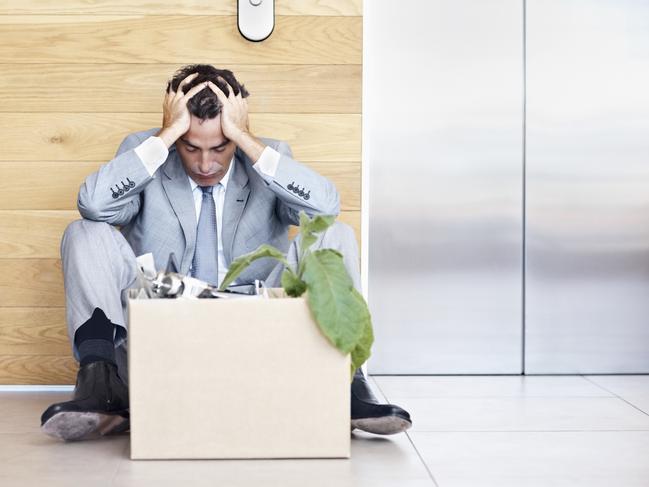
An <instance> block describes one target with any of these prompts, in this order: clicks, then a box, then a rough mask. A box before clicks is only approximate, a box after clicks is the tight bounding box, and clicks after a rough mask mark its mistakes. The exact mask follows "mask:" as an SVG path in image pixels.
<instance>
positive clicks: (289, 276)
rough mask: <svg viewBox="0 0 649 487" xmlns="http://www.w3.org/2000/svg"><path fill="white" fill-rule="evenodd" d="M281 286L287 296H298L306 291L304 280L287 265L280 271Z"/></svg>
mask: <svg viewBox="0 0 649 487" xmlns="http://www.w3.org/2000/svg"><path fill="white" fill-rule="evenodd" d="M282 287H283V288H284V291H286V294H288V295H289V296H291V297H293V298H299V297H300V296H302V294H304V291H306V282H304V281H303V280H302V279H300V278H299V277H297V275H296V274H295V272H293V270H291V268H290V267H288V266H287V267H286V268H285V269H284V272H283V273H282Z"/></svg>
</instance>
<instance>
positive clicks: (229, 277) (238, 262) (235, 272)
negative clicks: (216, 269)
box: [219, 244, 288, 291]
mask: <svg viewBox="0 0 649 487" xmlns="http://www.w3.org/2000/svg"><path fill="white" fill-rule="evenodd" d="M264 257H272V258H273V259H277V260H279V261H280V262H283V263H284V265H285V266H287V267H288V262H287V260H286V257H285V256H284V253H283V252H281V251H280V250H277V249H276V248H275V247H273V246H272V245H268V244H261V245H260V246H259V247H257V249H255V250H253V251H252V252H249V253H247V254H244V255H242V256H240V257H237V258H236V259H234V260H233V261H232V264H230V268H229V269H228V273H227V274H226V275H225V277H224V278H223V282H222V283H221V285H220V286H219V290H221V291H223V290H224V289H226V288H227V287H228V286H229V285H230V284H231V283H232V282H233V281H234V280H235V279H236V278H237V277H239V274H241V273H242V272H243V271H244V270H245V269H246V267H248V266H249V265H250V264H252V263H253V262H254V261H255V260H257V259H261V258H264Z"/></svg>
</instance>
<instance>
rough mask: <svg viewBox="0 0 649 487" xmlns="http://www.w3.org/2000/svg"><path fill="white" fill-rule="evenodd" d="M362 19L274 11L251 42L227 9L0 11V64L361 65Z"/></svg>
mask: <svg viewBox="0 0 649 487" xmlns="http://www.w3.org/2000/svg"><path fill="white" fill-rule="evenodd" d="M362 24H363V23H362V19H361V18H360V17H323V16H289V17H282V16H276V17H275V30H274V31H273V34H272V35H271V36H270V37H269V38H268V40H266V41H264V42H261V43H254V42H249V41H246V40H245V39H244V38H243V37H242V36H241V35H240V34H239V30H238V29H237V20H236V17H233V16H232V17H221V16H156V17H155V18H154V19H153V20H152V18H150V17H147V16H134V17H127V16H87V15H43V16H40V15H38V16H37V15H28V16H23V15H15V16H8V17H0V63H18V64H19V63H28V62H31V63H177V64H188V63H191V62H195V61H196V60H197V59H201V60H205V58H208V59H211V60H218V63H220V64H223V63H227V64H235V63H236V64H260V63H261V62H263V63H264V64H361V55H362V49H361V37H362ZM262 60H263V61H262ZM207 62H209V60H208V61H207Z"/></svg>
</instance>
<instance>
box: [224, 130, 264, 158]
mask: <svg viewBox="0 0 649 487" xmlns="http://www.w3.org/2000/svg"><path fill="white" fill-rule="evenodd" d="M230 140H231V141H233V142H234V143H235V144H236V145H237V147H239V148H240V149H241V150H242V151H243V152H244V153H245V154H246V155H247V156H248V159H250V161H251V162H252V164H253V165H254V164H255V163H256V162H257V161H258V160H259V157H261V154H262V152H263V151H264V148H265V147H266V145H265V144H264V143H263V142H261V141H260V140H259V139H258V138H257V137H255V136H254V135H252V134H251V133H250V132H248V131H246V130H239V131H237V133H236V134H234V135H233V134H231V135H230Z"/></svg>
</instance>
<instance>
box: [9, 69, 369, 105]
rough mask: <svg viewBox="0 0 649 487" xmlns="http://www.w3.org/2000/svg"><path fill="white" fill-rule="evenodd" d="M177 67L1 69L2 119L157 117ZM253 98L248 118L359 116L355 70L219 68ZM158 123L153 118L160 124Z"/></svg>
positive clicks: (358, 73)
mask: <svg viewBox="0 0 649 487" xmlns="http://www.w3.org/2000/svg"><path fill="white" fill-rule="evenodd" d="M179 67H180V66H179V65H177V64H145V65H144V64H2V65H0V110H1V111H2V112H38V113H44V112H72V113H74V112H91V113H102V112H121V113H127V112H130V113H133V112H135V113H137V112H150V113H162V112H161V107H162V99H163V91H164V87H165V86H166V84H167V80H168V79H170V78H171V77H172V76H173V73H174V72H175V71H176V70H177V69H178V68H179ZM219 67H221V68H224V69H229V70H231V71H232V72H233V73H234V74H235V76H236V77H237V79H238V80H239V81H240V82H241V83H243V84H244V85H245V86H246V88H247V89H248V91H249V92H250V93H251V95H250V96H249V97H248V103H249V106H250V111H251V113H360V112H361V66H360V65H354V64H350V65H334V66H327V65H310V66H299V65H281V66H280V65H219ZM158 118H159V117H158Z"/></svg>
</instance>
